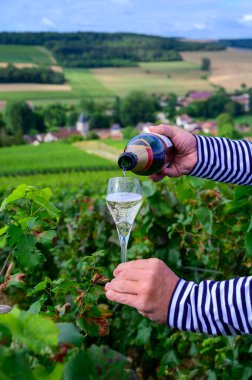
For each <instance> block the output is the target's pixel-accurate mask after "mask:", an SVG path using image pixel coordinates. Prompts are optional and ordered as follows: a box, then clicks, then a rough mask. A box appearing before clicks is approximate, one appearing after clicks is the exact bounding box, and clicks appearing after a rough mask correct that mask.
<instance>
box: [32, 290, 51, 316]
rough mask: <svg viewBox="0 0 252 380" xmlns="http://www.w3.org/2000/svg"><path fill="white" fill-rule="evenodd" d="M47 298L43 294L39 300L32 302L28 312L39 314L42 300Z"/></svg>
mask: <svg viewBox="0 0 252 380" xmlns="http://www.w3.org/2000/svg"><path fill="white" fill-rule="evenodd" d="M46 300H47V297H46V296H45V295H44V294H43V295H42V296H41V297H40V299H39V300H37V301H36V302H34V303H32V304H31V305H30V307H29V310H28V313H30V314H39V313H40V311H41V309H42V306H43V304H44V302H45V301H46Z"/></svg>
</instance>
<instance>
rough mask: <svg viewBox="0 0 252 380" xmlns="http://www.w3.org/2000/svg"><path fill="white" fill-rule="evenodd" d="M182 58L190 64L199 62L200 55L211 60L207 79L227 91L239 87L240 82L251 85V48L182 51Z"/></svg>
mask: <svg viewBox="0 0 252 380" xmlns="http://www.w3.org/2000/svg"><path fill="white" fill-rule="evenodd" d="M182 56H183V59H184V60H186V61H187V62H191V63H192V64H196V65H197V64H198V65H199V64H200V62H201V59H202V57H206V58H209V59H210V60H211V75H210V76H209V78H208V80H209V82H210V83H212V84H213V85H217V86H222V87H224V88H225V89H226V90H227V91H233V90H235V89H238V88H240V86H241V84H246V85H247V87H251V86H252V71H251V62H252V50H245V49H231V48H229V49H227V50H223V51H211V52H206V51H204V52H186V53H182Z"/></svg>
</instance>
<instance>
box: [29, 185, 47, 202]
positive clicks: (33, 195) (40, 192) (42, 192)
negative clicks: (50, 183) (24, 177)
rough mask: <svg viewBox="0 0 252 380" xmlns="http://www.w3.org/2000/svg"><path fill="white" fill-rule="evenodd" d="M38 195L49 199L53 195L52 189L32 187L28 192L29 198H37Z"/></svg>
mask: <svg viewBox="0 0 252 380" xmlns="http://www.w3.org/2000/svg"><path fill="white" fill-rule="evenodd" d="M36 197H41V198H43V199H45V200H46V201H49V200H50V199H51V197H52V191H51V189H50V188H49V187H45V188H44V189H38V188H36V187H30V188H29V191H28V192H27V198H28V199H32V200H35V198H36Z"/></svg>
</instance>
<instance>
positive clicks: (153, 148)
mask: <svg viewBox="0 0 252 380" xmlns="http://www.w3.org/2000/svg"><path fill="white" fill-rule="evenodd" d="M172 160H173V144H172V142H171V140H170V139H169V138H168V137H166V136H163V135H159V134H156V133H144V134H141V135H138V136H136V137H134V138H133V139H132V140H130V141H129V142H128V144H127V145H126V147H125V149H124V153H122V154H121V155H120V156H119V158H118V165H119V167H120V168H121V169H122V170H124V171H125V170H130V171H132V172H133V173H136V174H139V175H151V174H154V173H158V172H160V171H161V170H163V169H164V168H165V167H167V166H169V165H170V164H171V162H172Z"/></svg>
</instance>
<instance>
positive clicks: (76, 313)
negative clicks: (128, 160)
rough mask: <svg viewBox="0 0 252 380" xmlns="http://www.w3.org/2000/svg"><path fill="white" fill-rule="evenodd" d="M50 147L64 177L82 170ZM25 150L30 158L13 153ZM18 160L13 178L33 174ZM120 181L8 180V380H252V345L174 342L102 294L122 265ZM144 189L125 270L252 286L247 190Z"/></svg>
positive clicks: (176, 337) (167, 184)
mask: <svg viewBox="0 0 252 380" xmlns="http://www.w3.org/2000/svg"><path fill="white" fill-rule="evenodd" d="M51 146H54V147H55V156H50V155H49V153H48V151H47V154H48V155H49V156H48V157H50V160H51V161H50V162H51V163H54V164H53V165H55V167H57V166H56V163H57V158H55V157H57V151H58V149H64V150H65V158H64V159H62V161H61V163H62V165H63V166H64V165H66V166H65V168H66V167H67V165H70V166H71V162H74V161H75V160H74V159H73V160H72V159H71V151H72V149H77V148H74V147H71V146H67V145H60V144H52V145H51ZM61 147H62V148H61ZM25 148H29V150H30V151H32V148H33V147H16V148H15V149H20V150H22V149H25ZM37 148H41V155H40V164H41V166H39V160H37V161H36V159H34V156H32V155H31V156H30V158H29V160H28V161H29V162H30V163H31V162H32V161H34V162H33V165H34V167H32V170H33V169H35V168H36V170H39V168H41V167H42V166H43V165H44V164H43V155H42V149H47V150H48V149H49V148H48V147H47V146H46V145H44V146H41V147H34V149H37ZM12 149H14V148H12ZM67 149H69V151H67ZM2 151H4V149H2V150H1V152H2ZM77 151H78V150H77ZM20 152H21V151H20ZM43 153H45V152H44V151H43ZM78 154H80V155H82V157H85V158H86V157H87V156H86V155H85V152H82V151H81V150H80V151H78V153H77V155H78ZM83 154H84V156H83ZM9 157H10V161H9V165H8V168H9V170H10V171H12V172H16V174H17V173H18V172H19V170H24V168H25V165H27V162H28V161H27V162H26V163H24V162H22V155H20V160H15V162H16V166H15V165H14V163H13V162H14V161H12V160H11V155H9ZM53 157H54V158H53ZM61 157H62V156H61ZM47 159H48V158H47ZM53 160H54V161H53ZM18 161H20V162H18ZM5 162H6V161H5ZM90 162H92V160H91V158H90ZM96 162H97V163H98V162H99V159H98V158H97V161H96ZM76 164H77V165H79V164H80V163H79V161H78V160H77V159H76ZM99 165H100V163H99ZM68 167H69V166H68ZM1 169H2V171H3V161H2V162H1ZM5 170H6V169H5ZM118 175H120V172H119V171H118V170H114V171H110V172H109V171H102V172H99V171H97V172H94V171H92V172H79V173H78V172H77V173H76V172H69V173H57V174H56V173H55V174H43V173H42V172H41V174H38V175H36V176H34V175H30V176H8V177H2V178H1V185H0V192H1V198H2V199H1V200H2V201H3V203H2V207H1V214H0V215H1V216H0V250H1V256H0V262H1V267H3V266H4V262H5V260H6V258H7V257H9V261H8V265H6V266H5V269H4V271H3V273H1V275H2V277H1V287H0V289H1V303H2V304H7V305H10V306H12V311H11V312H9V313H8V314H4V315H0V326H1V328H0V351H1V357H0V378H1V379H3V380H7V379H8V380H9V379H19V380H23V379H24V380H30V379H31V380H41V379H43V380H61V379H63V380H76V379H80V380H82V379H90V380H94V379H97V380H98V379H104V380H105V379H108V380H110V379H115V380H117V379H128V380H129V379H140V380H142V379H143V380H145V379H148V380H151V379H153V380H154V379H174V380H177V379H179V380H182V379H183V380H184V379H209V380H215V379H224V380H225V379H228V378H229V379H238V378H239V379H241V380H247V379H249V378H250V377H251V376H252V365H251V349H252V339H251V337H250V336H237V337H211V336H206V335H202V334H197V333H185V332H179V331H175V330H171V329H169V328H167V327H166V326H163V325H159V324H157V323H154V322H151V321H150V320H148V319H146V318H144V317H142V316H141V315H140V314H138V312H137V311H136V310H135V309H133V308H129V307H127V306H122V305H115V304H114V303H113V302H109V301H108V300H107V299H106V297H105V295H104V284H105V283H106V282H107V281H108V279H110V278H112V272H113V270H114V268H115V267H116V266H117V265H118V264H119V263H120V247H119V244H118V237H117V234H116V228H115V225H114V223H113V222H112V219H111V217H110V215H109V212H108V210H107V207H106V202H105V193H106V185H107V181H108V178H110V177H112V176H118ZM24 183H26V184H27V185H22V184H24ZM20 185H21V186H20ZM28 185H36V186H39V188H37V187H32V186H28ZM17 186H19V187H18V188H17V189H16V190H15V191H14V192H13V193H11V192H12V190H13V189H14V188H16V187H17ZM141 186H142V190H143V196H144V202H143V205H142V207H141V209H140V212H139V215H138V216H137V218H136V221H135V224H134V228H133V231H132V235H131V238H130V242H129V251H128V260H132V259H137V258H149V257H158V258H160V259H162V260H163V261H164V262H165V263H166V264H167V265H169V266H170V267H171V269H172V270H174V271H175V272H176V273H177V274H178V275H179V276H181V277H183V278H184V279H186V280H192V281H196V282H200V281H201V280H203V279H216V280H223V279H229V278H234V277H238V276H244V275H248V274H251V266H252V228H251V226H252V224H251V211H252V202H251V200H252V190H251V188H250V187H235V186H229V185H221V184H217V183H215V182H210V181H205V180H200V179H195V178H193V177H187V178H180V179H166V180H164V181H162V182H160V183H158V184H154V183H153V182H151V181H150V180H148V179H146V178H141ZM48 187H49V188H51V189H52V192H53V193H52V192H51V190H49V188H48ZM4 199H5V200H4Z"/></svg>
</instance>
